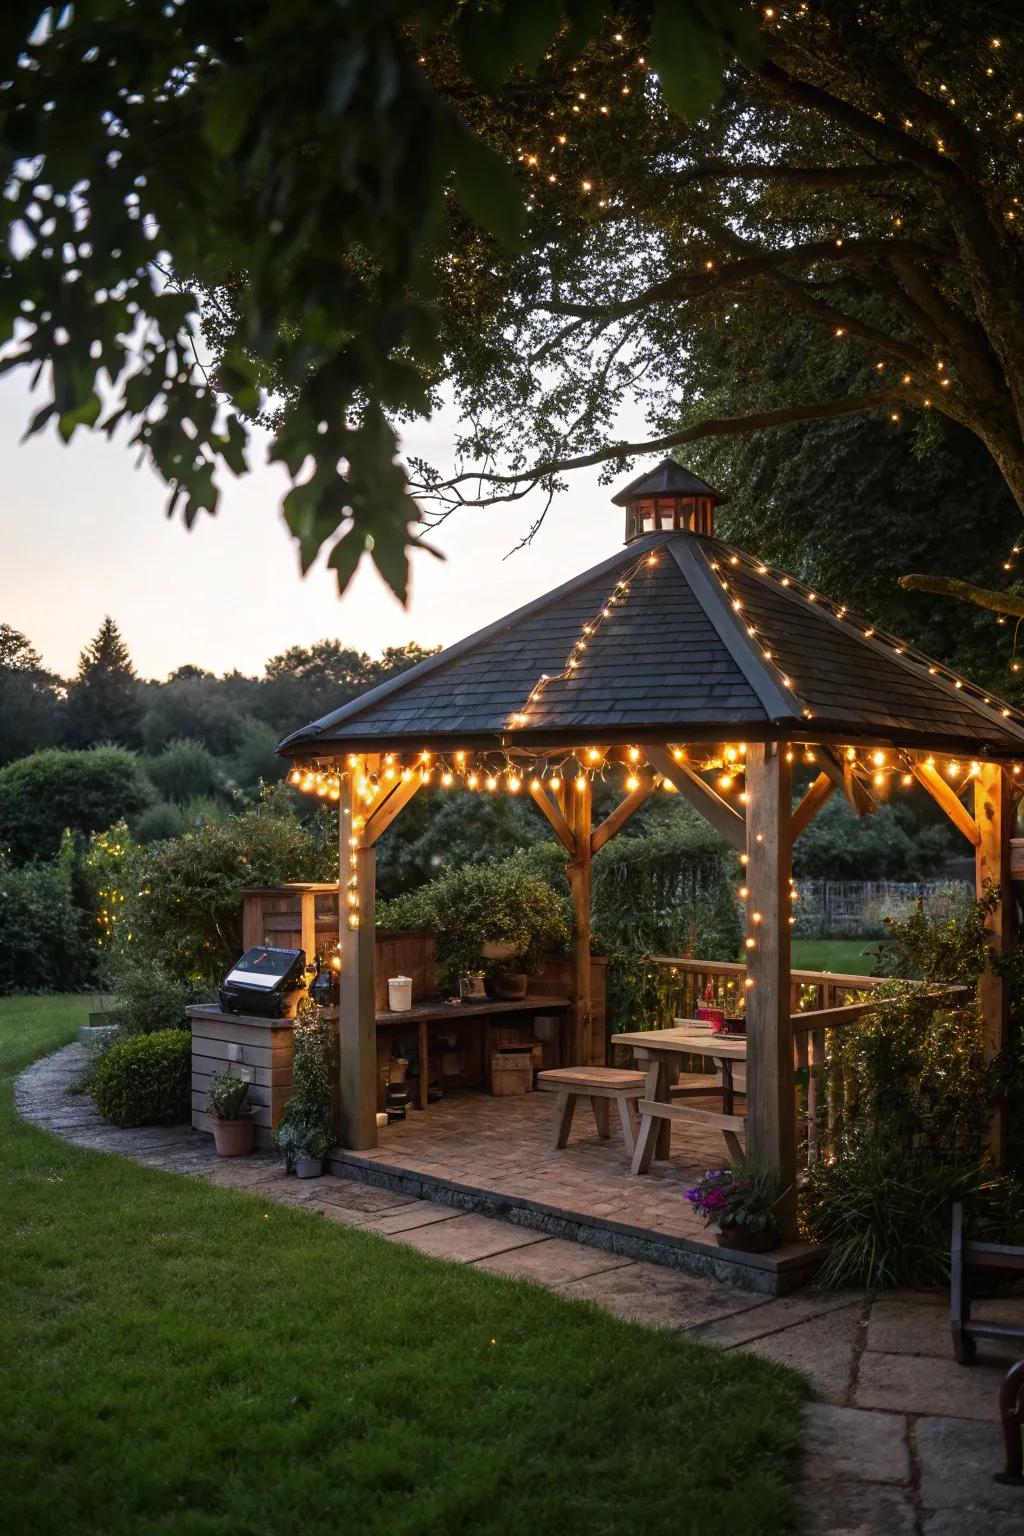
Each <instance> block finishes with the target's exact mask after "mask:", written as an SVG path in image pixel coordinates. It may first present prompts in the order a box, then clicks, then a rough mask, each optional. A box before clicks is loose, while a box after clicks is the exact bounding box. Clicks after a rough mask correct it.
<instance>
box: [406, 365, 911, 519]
mask: <svg viewBox="0 0 1024 1536" xmlns="http://www.w3.org/2000/svg"><path fill="white" fill-rule="evenodd" d="M906 403H907V401H906V392H905V391H903V390H901V389H879V390H875V391H873V392H872V393H871V394H868V395H849V396H847V397H846V398H845V399H843V400H825V401H821V402H814V403H807V404H805V405H792V406H785V407H783V408H781V409H779V410H775V411H755V412H753V413H752V414H750V415H747V416H712V417H708V418H706V419H705V420H704V421H697V422H693V423H692V424H691V425H690V426H688V427H681V428H680V429H679V431H678V432H669V433H668V434H667V435H666V436H664V437H657V438H652V439H651V440H650V441H649V442H646V443H613V444H611V445H610V446H609V447H607V448H597V449H595V450H594V452H593V453H584V454H580V455H578V456H577V457H576V458H567V459H547V460H544V461H542V462H541V463H540V464H535V465H534V466H533V467H532V468H531V469H528V470H521V471H520V472H518V473H516V474H494V473H489V472H488V473H485V472H482V471H480V470H478V469H474V470H466V471H465V472H464V473H463V474H460V475H453V476H452V477H451V479H449V480H438V481H437V482H435V484H434V485H432V486H428V487H425V488H424V490H423V492H421V494H426V495H428V496H430V495H437V494H438V493H439V492H441V491H447V490H454V489H455V488H456V487H457V486H459V485H463V484H465V482H466V481H467V480H488V481H489V482H490V483H491V484H492V485H516V484H518V483H519V482H520V481H523V480H527V481H529V482H531V486H532V485H536V484H537V483H538V482H539V481H542V480H544V479H547V478H549V477H550V476H552V475H558V474H562V473H566V472H568V471H569V470H571V469H592V468H593V467H594V465H596V464H605V463H607V462H608V461H609V460H610V459H631V458H635V457H637V456H638V455H640V454H645V453H668V452H669V451H670V450H671V449H673V448H679V447H681V446H682V445H683V443H693V442H697V441H699V440H700V439H701V438H705V437H735V436H738V435H739V434H741V433H743V432H756V431H767V430H770V429H771V428H772V427H788V426H793V425H795V424H798V423H800V422H804V421H834V420H835V419H836V418H837V417H841V416H857V415H861V414H863V413H864V412H866V411H875V410H880V409H881V408H882V406H885V405H893V404H900V405H905V404H906ZM520 494H521V493H520ZM497 499H501V500H507V499H509V498H508V497H502V498H492V497H482V498H480V499H478V500H469V499H464V498H462V497H461V496H460V497H459V501H460V505H463V506H467V507H484V506H490V505H491V503H492V501H493V500H497Z"/></svg>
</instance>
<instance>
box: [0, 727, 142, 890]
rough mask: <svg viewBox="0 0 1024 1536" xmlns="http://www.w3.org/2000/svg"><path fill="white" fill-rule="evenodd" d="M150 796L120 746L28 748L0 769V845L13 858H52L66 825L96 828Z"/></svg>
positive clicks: (78, 828) (132, 812)
mask: <svg viewBox="0 0 1024 1536" xmlns="http://www.w3.org/2000/svg"><path fill="white" fill-rule="evenodd" d="M152 798H153V791H152V789H151V787H150V785H149V783H148V781H147V779H146V778H145V776H144V774H143V773H142V770H141V768H140V767H139V763H138V760H137V759H136V757H135V756H134V755H133V753H131V752H125V751H124V750H123V749H122V748H121V747H92V748H90V749H89V750H88V751H85V752H73V751H67V750H63V749H57V748H50V749H48V750H47V751H45V752H33V753H32V755H31V757H23V758H20V759H19V760H18V761H17V762H15V763H8V765H7V767H6V768H0V848H4V847H6V848H9V849H10V852H11V855H12V857H13V858H14V859H15V860H17V861H18V862H21V861H23V860H27V859H47V858H52V857H53V855H54V854H56V853H57V851H58V849H59V847H60V840H61V835H62V833H63V832H64V829H65V828H66V827H67V828H70V829H71V831H73V832H99V831H102V830H103V829H104V828H105V827H110V826H112V825H113V824H114V822H116V821H119V820H121V819H122V818H124V817H128V818H130V817H132V816H135V815H137V814H138V812H139V811H141V810H142V809H143V808H144V807H145V806H146V805H148V804H149V803H150V801H151V800H152Z"/></svg>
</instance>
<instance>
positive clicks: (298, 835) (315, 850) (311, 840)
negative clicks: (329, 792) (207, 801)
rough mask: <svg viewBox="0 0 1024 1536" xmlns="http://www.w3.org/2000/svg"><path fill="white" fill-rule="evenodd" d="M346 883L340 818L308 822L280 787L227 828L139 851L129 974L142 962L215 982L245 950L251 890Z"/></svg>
mask: <svg viewBox="0 0 1024 1536" xmlns="http://www.w3.org/2000/svg"><path fill="white" fill-rule="evenodd" d="M337 877H338V841H337V831H336V828H335V826H334V824H333V818H332V817H331V815H330V812H329V811H325V812H324V813H323V814H321V815H319V816H314V817H312V818H310V819H308V820H306V821H300V819H299V817H298V816H297V815H296V814H295V811H294V809H293V807H292V804H291V800H290V797H289V794H288V790H287V789H286V787H285V786H284V785H279V786H277V787H276V788H275V789H274V790H271V791H268V792H267V793H266V794H265V795H264V796H263V798H262V799H261V800H260V801H259V803H258V804H257V805H255V806H252V807H250V808H249V809H248V810H246V811H244V812H243V813H242V814H241V815H238V816H231V817H229V818H228V819H227V820H226V821H224V822H223V823H222V824H219V825H210V824H207V825H204V826H201V827H200V828H199V829H198V830H195V831H190V832H186V833H185V835H184V836H183V837H179V838H177V839H176V840H175V841H173V842H164V843H152V844H150V846H149V847H148V848H144V849H141V850H139V851H138V853H137V854H136V855H135V858H134V860H133V863H132V868H131V879H130V881H129V880H126V881H125V883H124V889H123V894H124V895H125V901H124V904H123V906H122V907H121V909H120V914H119V920H118V922H117V924H116V926H115V929H114V934H113V946H114V949H115V951H116V952H117V962H116V963H117V965H118V969H119V972H120V974H122V975H123V974H124V967H125V964H129V965H130V964H131V963H132V957H133V956H138V957H139V961H140V963H141V961H142V960H150V961H156V962H157V963H158V964H159V965H160V966H161V967H162V968H163V970H164V971H165V972H166V974H167V975H168V976H171V977H176V978H178V979H179V980H180V981H182V982H187V983H188V984H189V985H190V986H210V985H212V984H215V983H216V982H218V981H219V980H220V978H221V977H222V976H223V974H224V971H225V970H226V969H227V967H228V965H230V963H231V962H232V961H233V960H236V959H237V958H238V956H239V954H240V953H241V948H242V910H241V907H242V904H241V898H240V896H239V891H240V890H241V889H242V887H244V886H247V885H279V884H281V882H283V881H287V880H336V879H337Z"/></svg>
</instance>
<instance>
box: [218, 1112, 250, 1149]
mask: <svg viewBox="0 0 1024 1536" xmlns="http://www.w3.org/2000/svg"><path fill="white" fill-rule="evenodd" d="M252 1138H253V1118H252V1115H239V1117H238V1119H237V1120H217V1119H215V1120H214V1122H213V1144H214V1146H215V1147H216V1149H217V1156H218V1157H245V1155H246V1153H248V1152H251V1151H252Z"/></svg>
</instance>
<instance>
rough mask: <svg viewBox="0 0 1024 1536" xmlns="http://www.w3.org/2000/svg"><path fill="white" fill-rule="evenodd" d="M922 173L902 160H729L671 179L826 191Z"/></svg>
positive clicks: (706, 164) (907, 178) (911, 178)
mask: <svg viewBox="0 0 1024 1536" xmlns="http://www.w3.org/2000/svg"><path fill="white" fill-rule="evenodd" d="M921 175H922V172H921V169H920V167H919V166H916V165H910V164H908V163H907V162H906V161H905V160H884V161H881V160H880V161H878V162H877V164H875V163H868V164H865V165H773V164H765V165H758V164H757V163H756V162H755V163H751V162H748V161H743V162H740V163H739V164H737V163H736V162H735V161H732V160H704V161H701V163H700V164H698V165H693V166H690V167H689V168H688V169H686V170H684V171H681V172H679V173H678V174H674V175H673V176H672V178H671V182H672V185H673V186H674V187H678V186H680V185H681V184H682V185H685V184H686V183H687V182H691V181H703V180H705V178H709V177H716V178H717V177H722V178H723V179H724V180H727V181H774V182H781V183H782V184H783V185H788V186H795V187H808V188H810V189H813V190H815V191H821V192H828V191H831V190H833V189H836V188H841V187H858V186H863V185H864V184H865V183H866V184H869V185H870V184H873V183H875V182H879V181H917V180H918V179H919V178H920V177H921Z"/></svg>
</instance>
